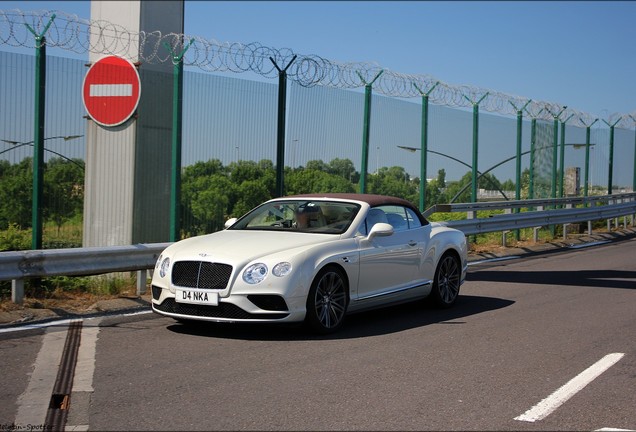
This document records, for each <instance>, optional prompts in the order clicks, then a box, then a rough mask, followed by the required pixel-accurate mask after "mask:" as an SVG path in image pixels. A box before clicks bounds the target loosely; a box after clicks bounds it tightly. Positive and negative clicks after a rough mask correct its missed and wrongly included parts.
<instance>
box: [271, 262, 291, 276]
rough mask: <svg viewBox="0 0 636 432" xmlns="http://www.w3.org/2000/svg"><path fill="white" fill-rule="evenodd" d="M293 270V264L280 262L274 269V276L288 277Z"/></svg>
mask: <svg viewBox="0 0 636 432" xmlns="http://www.w3.org/2000/svg"><path fill="white" fill-rule="evenodd" d="M291 270H292V265H291V263H288V262H279V263H278V264H276V265H275V266H274V268H273V269H272V274H273V275H274V276H278V277H283V276H287V275H288V274H289V273H291Z"/></svg>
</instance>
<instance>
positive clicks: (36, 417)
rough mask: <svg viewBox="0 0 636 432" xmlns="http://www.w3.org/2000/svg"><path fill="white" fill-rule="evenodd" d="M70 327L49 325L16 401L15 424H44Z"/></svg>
mask: <svg viewBox="0 0 636 432" xmlns="http://www.w3.org/2000/svg"><path fill="white" fill-rule="evenodd" d="M67 333H68V326H64V327H61V328H56V327H49V328H48V329H47V331H46V333H45V334H44V337H43V338H42V347H41V348H40V352H39V353H38V356H37V358H36V359H35V364H34V365H33V373H32V374H31V378H30V379H29V383H28V385H27V388H26V389H25V390H24V393H22V394H21V395H20V397H19V398H18V401H17V405H18V412H17V414H16V417H15V424H16V425H43V424H44V421H45V420H46V413H47V411H48V409H49V405H50V403H51V395H52V394H53V386H55V380H56V379H57V371H58V369H59V368H60V362H61V361H62V351H63V350H64V343H65V342H66V334H67Z"/></svg>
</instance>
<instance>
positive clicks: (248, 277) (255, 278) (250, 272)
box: [243, 263, 267, 285]
mask: <svg viewBox="0 0 636 432" xmlns="http://www.w3.org/2000/svg"><path fill="white" fill-rule="evenodd" d="M265 277H267V266H266V265H265V264H263V263H256V264H252V265H251V266H249V267H248V268H246V269H245V271H244V272H243V280H244V281H245V282H247V283H248V284H251V285H254V284H257V283H260V282H262V281H263V279H265Z"/></svg>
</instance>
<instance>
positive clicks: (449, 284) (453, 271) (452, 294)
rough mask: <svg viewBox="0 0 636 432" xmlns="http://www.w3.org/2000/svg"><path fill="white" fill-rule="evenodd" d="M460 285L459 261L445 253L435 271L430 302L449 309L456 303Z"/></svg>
mask: <svg viewBox="0 0 636 432" xmlns="http://www.w3.org/2000/svg"><path fill="white" fill-rule="evenodd" d="M460 285H461V265H460V263H459V260H458V259H457V257H456V256H454V255H453V254H451V253H446V254H444V255H443V256H442V259H440V261H439V263H438V264H437V269H435V279H434V280H433V290H432V291H431V296H430V299H431V301H432V302H433V304H434V305H435V306H437V307H440V308H449V307H451V306H452V305H453V304H454V303H455V302H456V301H457V297H458V296H459V288H460Z"/></svg>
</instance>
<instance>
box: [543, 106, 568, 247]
mask: <svg viewBox="0 0 636 432" xmlns="http://www.w3.org/2000/svg"><path fill="white" fill-rule="evenodd" d="M566 109H567V106H564V107H563V108H561V111H559V112H558V114H554V113H553V112H552V111H550V109H549V108H546V111H548V112H549V113H550V114H551V115H552V117H553V118H554V137H553V140H552V178H551V179H550V198H552V199H555V198H556V190H557V159H558V156H559V155H558V151H557V147H558V142H559V117H561V114H563V111H565V110H566ZM551 208H554V206H551ZM555 231H556V227H555V226H554V225H550V234H551V235H552V237H554V236H555Z"/></svg>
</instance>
